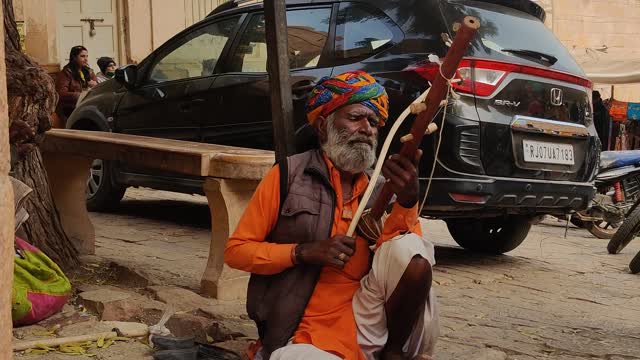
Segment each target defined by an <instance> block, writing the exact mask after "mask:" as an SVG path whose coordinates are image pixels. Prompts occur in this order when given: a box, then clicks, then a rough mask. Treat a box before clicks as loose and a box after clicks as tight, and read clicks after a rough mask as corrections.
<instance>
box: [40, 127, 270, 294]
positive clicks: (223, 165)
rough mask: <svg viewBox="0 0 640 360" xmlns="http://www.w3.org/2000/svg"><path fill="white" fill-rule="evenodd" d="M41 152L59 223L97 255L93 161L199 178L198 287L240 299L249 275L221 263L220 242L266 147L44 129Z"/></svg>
mask: <svg viewBox="0 0 640 360" xmlns="http://www.w3.org/2000/svg"><path fill="white" fill-rule="evenodd" d="M41 149H42V151H43V158H44V164H45V168H46V169H47V174H48V177H49V183H50V185H51V191H52V194H53V197H54V200H55V203H56V207H57V209H58V212H59V213H60V220H61V221H62V225H63V227H64V229H65V231H66V233H67V235H68V236H69V238H70V239H71V241H72V242H73V244H74V245H75V246H76V248H77V249H78V251H79V252H80V253H81V254H94V253H95V230H94V228H93V224H92V223H91V220H90V218H89V213H88V211H87V208H86V203H85V200H86V187H87V177H88V174H89V171H90V167H91V163H92V162H93V160H94V159H103V160H114V161H121V162H125V163H128V164H131V165H137V166H144V167H145V168H148V169H154V170H164V171H170V172H174V173H180V174H184V175H191V176H198V177H201V178H203V180H204V185H203V191H204V193H205V194H206V196H207V200H208V202H209V210H210V213H211V224H212V225H211V244H210V248H209V259H208V261H207V267H206V269H205V271H204V275H203V276H202V280H201V290H202V292H203V293H204V294H206V295H208V296H211V297H214V298H217V299H221V300H236V299H244V298H245V297H246V287H247V282H248V279H249V275H248V274H247V273H245V272H241V271H237V270H233V269H230V268H228V267H227V266H226V265H225V264H224V260H223V252H224V246H225V243H226V241H227V239H228V238H229V235H230V233H231V232H232V231H233V230H234V229H235V227H236V225H237V223H238V220H239V219H240V216H242V213H243V212H244V209H245V207H246V206H247V204H248V202H249V200H250V199H251V196H252V194H253V192H254V191H255V189H256V186H257V185H258V183H259V182H260V180H261V179H262V178H263V177H264V175H265V174H266V173H267V172H268V171H269V169H270V168H271V167H272V166H273V163H274V153H273V152H272V151H266V150H255V149H245V148H238V147H231V146H223V145H213V144H203V143H195V142H187V141H178V140H167V139H159V138H149V137H144V136H134V135H125V134H117V133H109V132H98V131H84V130H63V129H53V130H50V131H48V132H47V133H46V136H45V139H44V141H43V143H42V146H41Z"/></svg>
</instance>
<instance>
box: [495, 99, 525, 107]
mask: <svg viewBox="0 0 640 360" xmlns="http://www.w3.org/2000/svg"><path fill="white" fill-rule="evenodd" d="M493 104H494V105H495V106H509V107H518V106H520V104H522V102H520V101H509V100H496V101H494V102H493Z"/></svg>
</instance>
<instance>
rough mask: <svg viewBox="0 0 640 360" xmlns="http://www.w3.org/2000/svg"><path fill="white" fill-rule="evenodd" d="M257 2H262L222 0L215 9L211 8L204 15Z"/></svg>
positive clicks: (258, 0) (258, 1) (257, 0)
mask: <svg viewBox="0 0 640 360" xmlns="http://www.w3.org/2000/svg"><path fill="white" fill-rule="evenodd" d="M257 3H262V1H261V0H231V1H227V2H224V3H222V4H220V5H219V6H218V7H216V8H215V9H213V11H212V12H210V13H209V14H208V15H207V16H206V17H210V16H213V15H215V14H219V13H221V12H224V11H227V10H231V9H235V8H237V7H238V6H246V5H252V4H257Z"/></svg>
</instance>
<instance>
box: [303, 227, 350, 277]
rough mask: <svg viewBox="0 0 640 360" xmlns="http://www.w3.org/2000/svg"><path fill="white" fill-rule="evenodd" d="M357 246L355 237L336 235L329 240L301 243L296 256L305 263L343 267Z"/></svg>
mask: <svg viewBox="0 0 640 360" xmlns="http://www.w3.org/2000/svg"><path fill="white" fill-rule="evenodd" d="M355 248H356V240H355V238H352V237H348V236H346V235H336V236H334V237H332V238H330V239H327V240H322V241H314V242H311V243H304V244H299V245H298V246H297V248H296V255H297V256H296V258H297V260H298V261H299V262H301V263H304V264H314V265H322V266H324V265H329V266H333V267H336V268H338V269H342V268H344V265H345V264H346V263H347V262H348V261H349V259H350V258H351V256H352V255H353V253H354V251H355Z"/></svg>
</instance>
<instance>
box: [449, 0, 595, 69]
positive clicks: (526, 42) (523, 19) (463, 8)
mask: <svg viewBox="0 0 640 360" xmlns="http://www.w3.org/2000/svg"><path fill="white" fill-rule="evenodd" d="M443 7H444V9H443V10H444V15H445V18H446V20H447V23H448V24H449V28H451V27H452V25H453V23H454V22H459V21H462V19H463V18H464V16H467V15H471V16H475V17H477V18H479V19H480V23H481V24H482V25H481V28H480V31H479V36H478V37H477V38H476V39H475V40H474V42H473V44H472V46H471V47H470V50H469V53H468V55H469V56H474V57H479V58H485V59H495V60H500V61H507V62H517V63H520V64H525V65H537V66H540V65H543V66H546V67H549V68H550V69H554V70H559V71H563V72H568V73H571V74H574V75H578V76H584V72H583V71H582V69H581V68H580V66H579V65H578V64H577V63H576V61H575V60H574V59H573V57H572V56H571V54H569V52H568V51H567V49H566V48H565V47H564V46H563V45H562V43H561V42H560V40H558V39H557V38H556V37H555V35H554V34H553V32H551V30H549V29H548V28H547V27H546V26H545V25H544V23H542V22H541V21H540V20H539V19H538V18H536V17H534V16H532V15H529V14H527V13H525V12H523V11H520V10H516V9H512V8H509V7H507V6H503V5H497V4H492V3H487V2H482V1H472V0H447V1H444V2H443ZM505 49H510V50H524V51H534V52H537V53H542V54H545V55H551V56H553V57H554V58H556V59H557V61H556V62H555V63H554V64H551V63H550V62H549V61H548V60H546V59H538V58H537V57H535V56H534V57H532V56H531V55H526V54H525V55H523V53H522V52H520V53H519V54H516V53H517V51H516V53H513V52H508V51H504V50H505Z"/></svg>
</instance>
